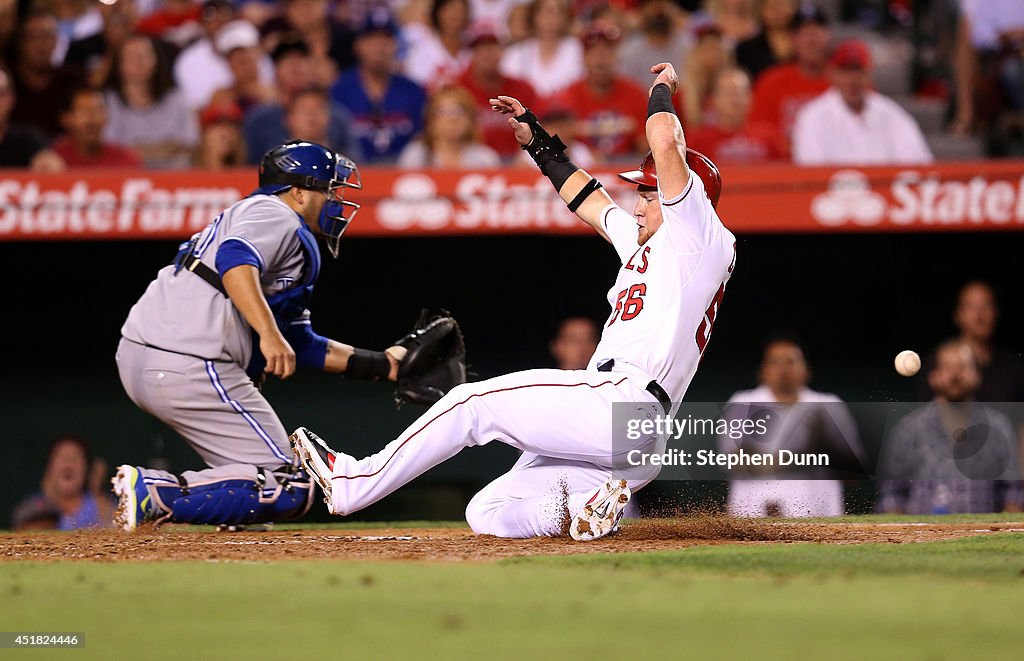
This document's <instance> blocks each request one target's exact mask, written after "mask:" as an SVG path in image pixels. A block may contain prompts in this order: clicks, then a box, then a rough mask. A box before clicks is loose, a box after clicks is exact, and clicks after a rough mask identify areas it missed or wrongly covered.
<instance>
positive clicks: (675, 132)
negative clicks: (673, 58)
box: [646, 62, 690, 199]
mask: <svg viewBox="0 0 1024 661" xmlns="http://www.w3.org/2000/svg"><path fill="white" fill-rule="evenodd" d="M651 73H653V74H656V75H657V78H655V79H654V84H653V85H651V89H650V92H649V100H648V103H647V126H646V128H647V144H648V145H650V147H651V153H652V154H653V155H654V165H655V168H656V169H657V171H658V187H659V188H660V189H661V194H662V195H663V196H664V197H665V198H667V199H671V198H674V197H676V196H678V195H680V194H682V192H683V191H684V190H686V185H687V184H688V183H689V182H690V170H689V168H688V167H686V138H685V137H684V135H683V126H682V124H680V123H679V117H677V116H676V113H675V109H674V108H673V107H672V95H673V94H675V93H676V88H677V87H678V86H679V77H678V76H677V75H676V71H675V68H673V66H672V65H671V64H669V63H667V62H662V63H661V64H655V65H654V66H653V67H651Z"/></svg>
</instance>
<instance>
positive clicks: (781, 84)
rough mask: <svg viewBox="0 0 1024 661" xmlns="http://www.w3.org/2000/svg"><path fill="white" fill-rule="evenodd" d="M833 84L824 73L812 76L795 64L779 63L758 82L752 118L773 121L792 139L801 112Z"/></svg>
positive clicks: (773, 125) (762, 75)
mask: <svg viewBox="0 0 1024 661" xmlns="http://www.w3.org/2000/svg"><path fill="white" fill-rule="evenodd" d="M830 86H831V83H830V82H829V80H828V77H827V76H826V75H825V74H824V73H822V74H821V75H820V76H817V77H810V76H807V75H806V74H804V72H803V70H802V69H801V68H800V67H799V66H797V65H795V64H777V65H775V66H774V67H771V68H769V69H767V70H765V72H764V73H762V74H761V75H760V76H759V77H758V79H757V84H756V85H754V102H753V105H752V106H751V108H750V121H751V122H765V123H767V124H770V125H771V126H772V127H773V128H774V129H775V130H777V131H779V132H781V133H782V135H783V136H785V138H786V140H787V141H788V140H789V137H790V135H791V134H792V133H793V121H794V120H795V118H796V113H797V111H798V110H800V108H801V107H802V106H803V105H804V104H805V103H807V102H808V101H810V100H811V99H813V98H814V97H816V96H818V95H819V94H821V93H822V92H824V91H826V90H827V89H828V88H829V87H830Z"/></svg>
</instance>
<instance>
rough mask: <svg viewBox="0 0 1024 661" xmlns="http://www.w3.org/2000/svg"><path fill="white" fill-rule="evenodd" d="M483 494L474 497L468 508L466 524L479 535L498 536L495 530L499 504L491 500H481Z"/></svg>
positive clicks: (485, 498)
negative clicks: (496, 511) (496, 512)
mask: <svg viewBox="0 0 1024 661" xmlns="http://www.w3.org/2000/svg"><path fill="white" fill-rule="evenodd" d="M482 493H483V492H481V493H478V494H477V495H475V496H473V499H472V500H470V501H469V505H467V506H466V523H468V524H469V527H470V528H471V529H472V530H473V532H474V533H476V534H477V535H498V534H499V533H498V532H497V531H496V529H495V510H496V508H497V504H496V503H495V502H494V501H492V500H491V499H490V498H487V497H483V498H481V495H482Z"/></svg>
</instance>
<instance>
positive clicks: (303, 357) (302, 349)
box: [245, 223, 327, 380]
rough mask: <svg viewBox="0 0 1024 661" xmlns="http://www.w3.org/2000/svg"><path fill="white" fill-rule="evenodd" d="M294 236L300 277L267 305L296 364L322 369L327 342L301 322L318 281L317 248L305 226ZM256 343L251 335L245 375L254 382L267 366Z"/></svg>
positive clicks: (319, 261) (257, 340)
mask: <svg viewBox="0 0 1024 661" xmlns="http://www.w3.org/2000/svg"><path fill="white" fill-rule="evenodd" d="M295 236H296V237H297V238H298V239H299V244H300V245H301V246H302V255H303V257H304V259H305V263H304V264H303V267H302V277H301V278H300V279H299V280H298V281H296V282H295V283H294V284H293V285H292V286H291V287H289V288H288V289H285V290H284V291H281V292H278V293H276V294H273V295H271V296H268V297H267V304H268V305H269V306H270V311H271V312H273V313H274V320H275V321H276V322H277V327H278V329H280V331H281V334H282V335H284V337H285V339H286V340H288V343H289V344H290V345H291V346H292V349H293V350H294V351H295V359H296V361H297V362H298V363H299V364H301V365H308V366H310V367H316V368H318V369H323V366H324V358H325V357H326V355H327V339H326V338H324V337H321V336H319V335H317V334H316V333H314V332H313V327H312V326H311V325H310V323H309V320H308V319H305V318H303V313H304V312H305V311H306V310H307V309H308V308H309V302H310V299H312V297H313V286H314V285H315V284H316V281H317V278H318V277H320V263H321V260H320V247H319V246H318V245H317V243H316V237H315V236H313V233H312V232H311V231H310V230H309V227H307V226H306V224H305V223H303V224H302V225H301V226H300V227H299V228H298V229H297V230H296V231H295ZM259 341H260V340H259V335H257V334H256V332H255V331H253V333H252V356H251V357H250V359H249V364H248V365H247V366H246V368H245V372H246V374H248V375H249V377H250V378H252V379H254V380H255V379H256V378H258V377H259V376H260V375H261V374H262V373H263V368H264V367H266V364H267V363H266V360H264V358H263V354H262V353H260V350H259Z"/></svg>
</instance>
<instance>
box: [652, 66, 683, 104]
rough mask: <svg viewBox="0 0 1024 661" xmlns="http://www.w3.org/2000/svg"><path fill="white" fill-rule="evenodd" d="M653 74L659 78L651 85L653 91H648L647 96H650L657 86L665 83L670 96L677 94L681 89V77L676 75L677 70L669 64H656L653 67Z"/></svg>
mask: <svg viewBox="0 0 1024 661" xmlns="http://www.w3.org/2000/svg"><path fill="white" fill-rule="evenodd" d="M651 73H653V74H656V75H657V76H658V77H657V78H655V79H654V82H653V83H651V89H649V90H647V95H648V96H650V94H651V90H653V89H654V88H655V86H657V85H660V84H662V83H665V84H666V85H668V91H669V94H675V93H676V89H678V88H679V76H678V75H676V68H675V67H673V66H672V65H671V64H669V63H668V62H662V63H661V64H655V65H654V66H653V67H651Z"/></svg>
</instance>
